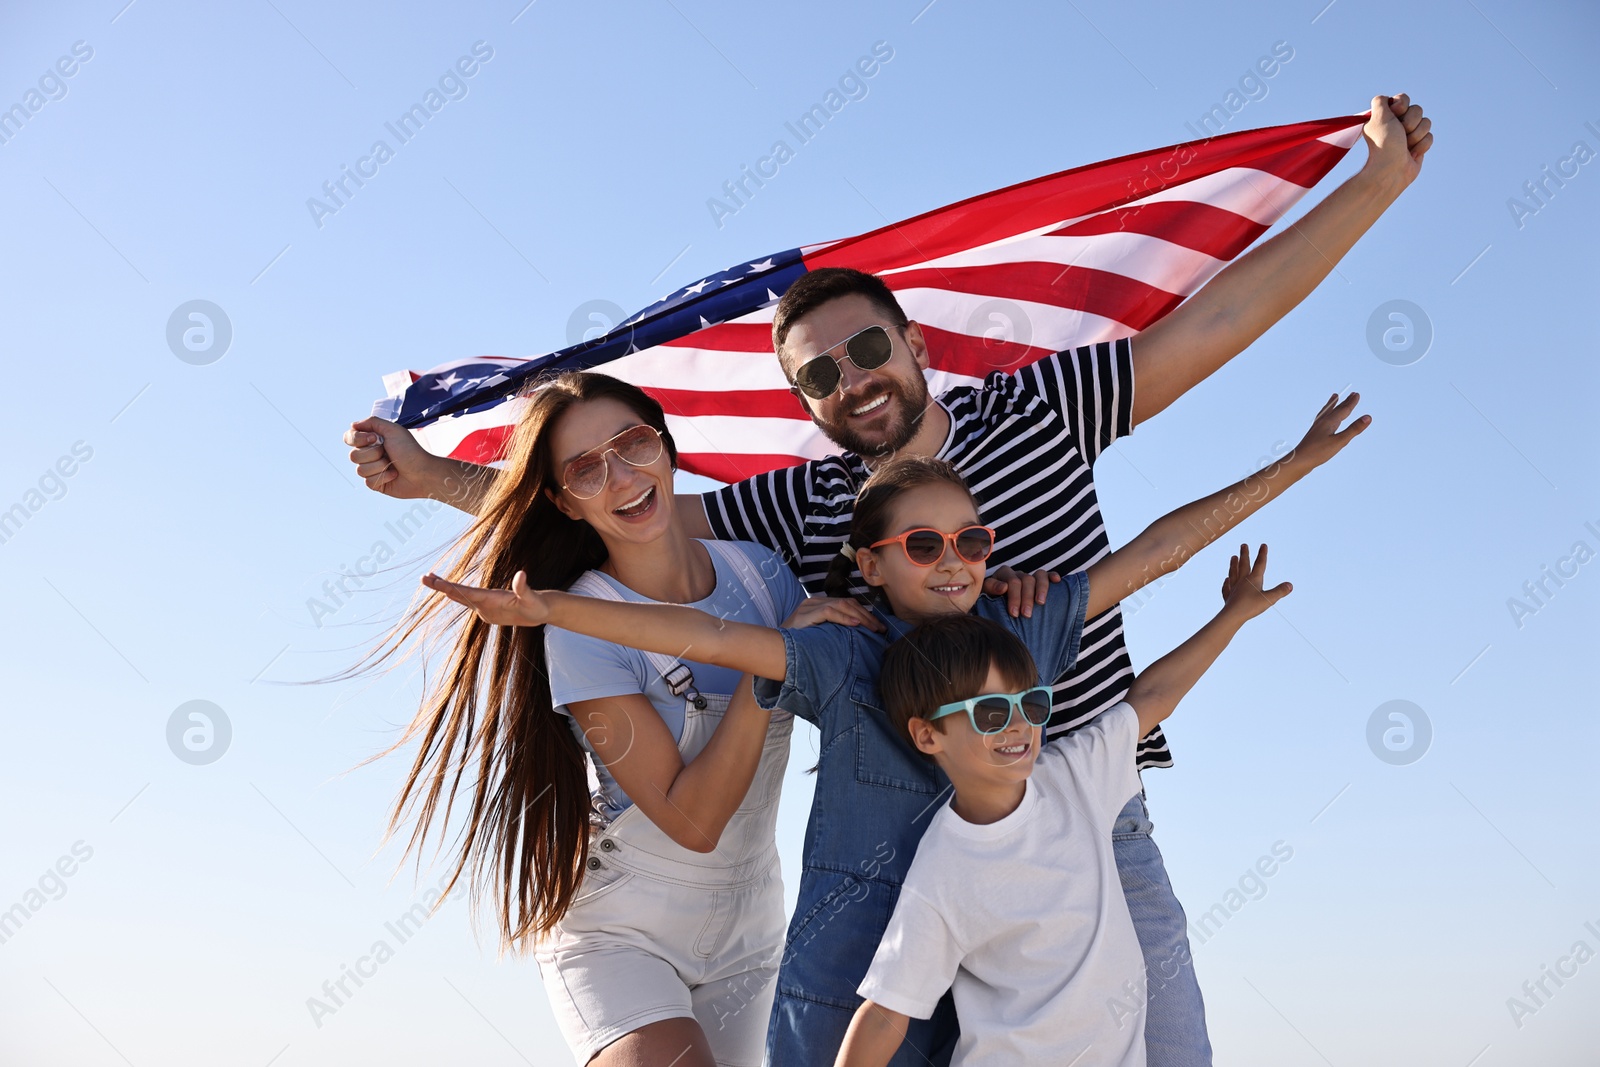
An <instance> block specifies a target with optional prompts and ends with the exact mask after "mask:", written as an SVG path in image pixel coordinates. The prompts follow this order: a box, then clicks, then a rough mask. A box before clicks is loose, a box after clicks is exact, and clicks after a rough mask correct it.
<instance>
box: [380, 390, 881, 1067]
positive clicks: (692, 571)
mask: <svg viewBox="0 0 1600 1067" xmlns="http://www.w3.org/2000/svg"><path fill="white" fill-rule="evenodd" d="M676 458H677V453H676V450H675V448H674V445H673V442H672V438H671V435H670V434H669V433H668V432H667V427H666V421H665V418H664V416H663V414H662V410H661V407H660V405H658V404H657V403H656V402H655V401H654V400H652V399H650V397H649V396H647V395H646V394H645V393H644V392H642V391H641V390H639V389H637V388H635V387H634V386H632V385H628V384H626V383H624V382H621V381H618V380H616V379H614V378H608V377H606V376H604V375H599V374H586V373H573V374H565V375H562V376H561V377H559V378H556V379H555V380H553V381H551V382H549V383H548V384H545V385H543V386H542V387H541V388H540V389H539V390H538V391H537V392H536V393H535V394H534V395H533V396H532V397H531V399H530V400H529V402H528V408H527V411H526V413H525V414H524V416H523V417H522V419H521V420H520V422H519V424H518V426H517V428H516V430H515V433H514V435H513V437H512V439H511V442H510V446H509V451H508V455H507V467H506V469H505V471H504V473H503V474H502V475H501V476H500V477H499V478H497V479H496V480H495V483H494V487H493V489H492V491H491V495H490V497H489V499H488V500H487V502H486V506H485V507H484V509H483V510H482V511H481V513H480V514H479V515H478V517H477V519H476V521H475V522H474V523H473V524H472V526H471V527H470V528H469V529H468V530H467V531H466V533H465V534H463V536H462V538H461V539H460V541H459V542H458V543H457V547H458V549H459V557H458V560H457V562H456V563H455V565H454V567H453V569H452V570H451V572H450V574H451V577H452V578H453V579H454V580H455V581H457V582H481V583H486V584H489V585H503V584H506V583H508V582H509V581H510V580H511V577H512V575H513V574H516V575H517V576H518V578H519V580H523V581H526V580H527V578H528V576H529V575H530V574H531V576H532V579H533V580H534V581H536V582H538V583H539V584H540V585H541V586H547V587H550V588H557V589H565V588H571V589H572V590H573V591H574V592H579V593H582V594H584V596H582V597H578V598H577V599H587V598H589V597H593V598H600V599H604V600H608V601H613V602H617V603H618V604H621V603H627V602H633V603H637V604H653V603H655V602H666V603H671V604H682V605H685V606H684V607H683V608H681V609H679V610H682V611H684V612H686V613H688V614H689V615H691V616H694V617H695V618H696V619H697V620H699V621H703V622H705V623H706V624H707V625H708V626H710V627H712V628H715V627H716V626H719V625H723V624H725V623H729V624H738V625H747V626H751V627H752V628H756V629H759V630H760V631H761V632H762V633H774V632H776V631H774V630H772V629H770V627H773V626H775V625H777V623H778V620H780V619H784V618H786V617H787V620H788V621H787V623H786V625H791V626H795V625H798V626H804V625H806V624H807V623H809V622H813V621H818V620H820V619H824V618H827V619H832V620H834V621H836V622H839V623H852V622H855V623H859V622H862V621H863V620H868V619H870V616H869V615H868V613H866V612H864V611H862V610H861V609H860V608H859V606H857V605H853V604H828V603H825V602H811V603H808V604H807V606H806V607H805V608H804V609H801V608H800V605H801V603H802V601H803V600H804V593H803V592H802V590H801V588H800V585H799V583H798V582H797V581H796V580H795V578H794V577H793V575H792V574H791V573H790V571H789V569H788V568H787V567H786V566H784V564H783V562H782V561H781V560H780V559H778V557H776V556H775V555H774V554H773V553H772V552H770V551H769V550H767V549H765V548H761V547H759V546H756V545H751V544H739V543H720V544H719V543H712V542H702V541H696V540H694V539H692V538H690V537H688V536H687V535H686V534H685V533H684V532H683V531H682V529H680V526H679V524H678V522H677V521H676V517H675V513H674V506H673V505H674V501H673V493H672V472H673V470H674V467H675V464H676ZM430 599H432V598H430ZM445 605H446V602H445V601H443V600H442V599H432V603H431V604H428V605H426V606H425V607H424V609H423V610H421V611H420V612H419V613H418V614H417V615H416V616H415V617H414V618H412V619H410V620H409V621H408V622H407V623H402V626H401V628H400V630H399V631H398V634H399V635H398V637H397V638H396V639H395V646H394V647H397V646H398V645H399V644H401V643H404V642H405V641H406V639H407V638H409V637H410V636H411V634H412V633H413V632H415V631H417V630H418V629H419V627H422V626H423V625H424V624H426V623H429V622H430V621H431V620H433V619H434V618H435V616H436V615H437V612H438V609H439V608H442V607H444V606H445ZM459 615H460V616H464V618H461V619H460V621H461V626H460V629H459V632H458V633H457V634H456V635H455V638H454V648H453V651H452V653H451V656H450V659H449V665H448V667H447V669H446V670H445V671H444V672H443V674H442V676H441V677H439V678H438V680H437V681H436V682H435V684H434V685H433V686H432V688H431V689H430V690H429V692H428V695H427V697H426V699H425V702H424V705H423V707H422V710H421V712H420V714H418V716H417V717H416V719H415V720H414V721H413V722H412V723H411V726H410V728H409V729H408V730H407V731H406V732H405V735H404V736H403V737H402V738H401V740H400V742H398V743H397V745H396V746H395V747H399V746H400V745H403V744H405V743H406V742H407V741H409V740H410V739H412V738H420V739H421V747H420V750H419V751H418V753H417V755H416V759H415V762H414V763H413V765H412V769H411V773H410V775H409V777H408V778H407V780H406V781H405V783H404V786H403V788H402V790H401V793H400V796H399V799H398V800H397V802H396V804H395V808H394V813H393V816H392V820H391V829H393V828H395V827H397V826H398V825H399V824H400V823H401V822H402V821H403V820H404V818H405V817H407V816H408V814H409V813H410V812H411V811H412V810H413V809H420V812H419V817H418V820H417V824H416V827H415V828H414V830H413V831H412V833H411V836H410V841H409V843H408V848H407V851H408V852H409V851H410V849H411V848H413V847H415V848H418V849H420V848H421V847H422V846H423V845H424V844H425V842H426V839H427V837H428V835H429V833H430V831H431V830H433V829H437V830H438V831H439V832H440V833H441V834H442V833H443V832H444V830H445V826H446V824H448V822H449V816H450V811H451V808H452V806H453V805H454V803H455V801H456V798H457V791H458V790H459V789H460V788H461V786H462V777H463V775H464V773H465V772H466V771H467V769H468V768H469V767H470V768H471V770H472V776H471V777H472V784H471V786H470V792H469V794H468V795H469V796H470V801H469V802H468V803H467V805H466V821H465V826H464V827H463V828H462V844H461V848H460V852H459V854H458V855H457V856H456V858H455V869H454V872H453V874H452V877H451V881H450V885H451V887H453V886H454V885H455V882H456V880H457V879H459V878H460V877H461V876H462V875H463V873H465V872H466V871H467V868H468V867H470V869H471V872H470V875H469V877H468V881H469V882H470V883H472V884H474V885H475V886H477V887H483V888H487V889H488V890H489V891H490V892H491V893H492V896H493V898H494V903H495V908H496V912H497V917H498V921H499V931H500V935H501V939H502V944H503V945H506V946H510V947H512V948H521V947H524V946H526V945H528V944H531V945H532V946H533V947H534V948H535V950H536V958H537V960H538V963H539V968H540V972H541V974H542V976H543V978H544V981H545V984H546V986H547V989H548V992H549V995H550V999H551V1004H552V1007H553V1009H554V1011H555V1015H556V1018H557V1021H558V1023H559V1025H560V1026H561V1028H562V1031H563V1034H564V1035H565V1037H566V1038H567V1040H568V1042H569V1044H570V1045H571V1046H572V1050H573V1053H574V1055H575V1056H576V1058H577V1061H578V1062H579V1063H580V1064H581V1063H587V1062H593V1063H595V1064H599V1065H602V1067H611V1065H620V1064H633V1063H667V1062H676V1063H678V1064H680V1065H683V1067H688V1065H690V1064H694V1065H696V1067H710V1065H711V1064H713V1063H717V1064H739V1065H749V1067H756V1065H758V1064H759V1063H760V1061H761V1055H762V1049H763V1044H764V1039H765V1033H766V1023H767V1016H768V1012H769V1005H770V1002H771V998H772V988H773V978H774V976H775V974H776V966H777V957H778V952H779V947H780V944H781V940H782V933H783V903H782V885H781V882H780V880H779V872H778V866H777V852H776V849H775V846H774V820H775V818H776V812H777V798H778V791H779V788H780V786H781V783H782V779H783V772H784V767H785V764H786V763H787V759H788V751H789V733H790V727H791V721H790V717H789V716H788V715H787V714H786V713H779V714H770V713H769V712H767V711H765V710H762V709H760V708H758V707H756V706H755V703H754V700H753V697H752V695H751V693H750V683H749V681H748V680H745V681H744V683H743V684H742V685H741V684H740V683H739V674H738V670H737V669H730V668H727V667H724V666H719V665H714V664H711V663H708V662H705V661H704V660H703V659H702V658H701V657H699V656H698V655H697V656H696V658H695V660H693V661H690V660H688V659H683V660H679V659H678V658H677V654H678V653H679V652H681V651H683V649H684V646H683V645H681V644H679V643H676V642H667V643H665V646H661V643H658V651H660V652H665V655H648V656H647V655H644V654H641V653H638V652H636V651H634V650H633V649H632V648H630V647H626V646H623V645H620V644H616V643H613V642H609V641H605V640H595V639H594V638H590V637H584V636H581V635H579V634H577V633H573V632H570V631H567V630H557V629H555V628H553V627H551V628H545V627H543V626H541V624H539V623H525V624H518V625H517V627H516V628H500V627H496V626H493V625H490V622H492V621H493V620H489V621H486V620H485V619H484V618H482V617H479V616H475V615H473V614H472V613H470V612H461V613H459ZM452 621H454V620H452ZM872 625H877V624H876V622H875V621H874V622H872ZM622 636H626V635H622ZM630 644H631V642H630ZM389 651H393V647H391V648H390V649H389ZM383 654H384V655H387V654H388V653H387V652H384V653H383ZM735 693H738V694H739V696H738V697H737V698H736V699H733V700H732V701H731V702H730V699H729V698H730V696H731V695H732V694H735ZM391 751H392V749H391ZM441 798H442V799H443V808H444V811H443V814H442V815H440V812H439V808H440V801H441ZM446 892H447V893H448V890H447V891H446ZM730 998H736V999H737V1001H738V1007H737V1008H734V1007H730V1005H731V1004H733V1003H734V1001H733V1000H732V999H730Z"/></svg>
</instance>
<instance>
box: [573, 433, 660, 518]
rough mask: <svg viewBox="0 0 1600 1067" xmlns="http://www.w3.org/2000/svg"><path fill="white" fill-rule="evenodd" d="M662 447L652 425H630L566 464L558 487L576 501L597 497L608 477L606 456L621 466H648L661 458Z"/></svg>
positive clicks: (609, 465)
mask: <svg viewBox="0 0 1600 1067" xmlns="http://www.w3.org/2000/svg"><path fill="white" fill-rule="evenodd" d="M664 447H665V445H664V443H663V442H662V440H661V434H660V432H659V431H658V430H657V429H656V428H655V427H654V426H645V425H643V424H640V425H638V426H630V427H628V428H627V429H626V430H623V431H622V432H621V433H619V434H617V436H615V437H613V438H612V439H611V440H609V441H607V442H605V443H604V444H602V445H600V446H599V447H597V448H591V449H590V450H589V451H587V452H585V453H584V454H583V455H581V456H579V457H578V458H577V459H575V460H573V461H572V462H570V463H568V464H567V465H566V467H565V468H563V469H562V471H561V488H563V489H565V490H566V491H567V492H569V493H571V494H572V495H573V496H575V497H577V498H578V499H579V500H590V499H592V498H594V497H597V496H599V495H600V491H601V490H602V489H604V488H605V487H606V479H607V478H608V477H610V475H611V464H610V463H608V462H606V457H607V456H608V455H610V454H611V453H613V452H615V453H616V454H617V456H618V458H620V459H621V460H622V461H623V462H624V463H629V464H632V465H633V466H635V467H648V466H650V464H652V463H654V462H655V461H656V460H658V459H660V458H661V450H662V449H663V448H664Z"/></svg>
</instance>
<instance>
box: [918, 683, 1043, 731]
mask: <svg viewBox="0 0 1600 1067" xmlns="http://www.w3.org/2000/svg"><path fill="white" fill-rule="evenodd" d="M1050 699H1051V693H1050V687H1049V686H1047V685H1036V686H1034V687H1033V688H1032V689H1024V690H1023V691H1022V692H1020V693H985V694H983V695H982V696H976V697H972V698H971V699H968V700H957V701H956V702H954V703H953V704H941V705H939V708H938V710H937V711H935V712H934V713H933V714H932V715H929V716H928V719H929V721H930V722H931V721H932V720H934V719H937V718H939V717H940V716H942V715H954V714H955V713H956V712H958V711H964V712H966V713H967V718H968V719H970V720H971V721H972V728H973V729H974V730H976V731H977V732H978V733H980V734H997V733H999V732H1000V731H1002V730H1004V729H1005V728H1006V727H1007V726H1010V725H1011V716H1012V714H1013V713H1014V712H1016V711H1018V710H1020V711H1021V712H1022V719H1023V721H1024V722H1026V723H1027V724H1028V725H1029V726H1043V725H1044V724H1045V723H1046V722H1048V721H1049V720H1050Z"/></svg>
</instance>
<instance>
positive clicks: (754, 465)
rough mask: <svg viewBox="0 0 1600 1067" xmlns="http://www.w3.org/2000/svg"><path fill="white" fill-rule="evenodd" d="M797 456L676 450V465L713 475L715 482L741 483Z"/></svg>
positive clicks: (788, 464) (791, 463) (790, 463)
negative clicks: (678, 451)
mask: <svg viewBox="0 0 1600 1067" xmlns="http://www.w3.org/2000/svg"><path fill="white" fill-rule="evenodd" d="M800 462H802V460H801V457H799V456H771V455H768V456H763V455H757V454H755V453H732V454H729V453H726V452H680V453H679V454H678V465H679V466H680V467H682V468H683V469H684V470H686V471H688V472H689V473H690V474H700V475H704V476H705V477H707V478H715V479H716V480H717V481H719V482H742V481H744V480H745V479H746V478H754V477H755V476H756V475H758V474H765V473H767V472H768V471H775V470H778V469H779V468H781V467H793V466H794V465H795V464H796V463H800Z"/></svg>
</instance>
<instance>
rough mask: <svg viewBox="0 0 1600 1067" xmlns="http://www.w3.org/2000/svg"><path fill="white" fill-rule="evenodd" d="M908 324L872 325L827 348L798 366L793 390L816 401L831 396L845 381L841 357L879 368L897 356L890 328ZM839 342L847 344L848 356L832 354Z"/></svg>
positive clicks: (846, 354) (862, 368)
mask: <svg viewBox="0 0 1600 1067" xmlns="http://www.w3.org/2000/svg"><path fill="white" fill-rule="evenodd" d="M904 325H905V323H900V324H899V325H896V326H868V327H867V328H866V329H864V330H861V331H859V332H858V333H853V334H851V335H850V336H849V337H846V338H845V339H844V340H843V341H840V342H839V344H837V345H833V346H831V347H829V348H827V349H825V350H823V351H822V352H820V353H818V354H817V355H815V356H813V357H812V358H810V359H808V360H806V361H805V362H804V363H802V364H800V366H799V367H797V368H796V369H795V372H794V384H793V385H791V386H790V387H789V391H790V392H791V393H793V392H801V393H804V394H805V395H806V396H809V397H810V398H811V399H812V400H826V399H828V397H830V396H832V395H833V392H834V390H835V389H838V388H839V383H840V382H841V381H843V380H844V372H843V371H841V370H840V369H839V361H840V360H845V359H848V360H849V361H850V362H851V363H854V364H855V365H856V366H857V367H858V368H860V369H861V370H877V369H878V368H879V367H881V366H883V365H884V364H885V363H887V362H889V357H890V356H892V355H894V340H893V339H892V338H891V337H890V336H889V331H890V330H891V329H894V330H898V329H900V328H901V327H902V326H904ZM839 345H843V346H844V355H842V356H839V357H837V358H835V357H833V356H830V355H828V353H829V352H832V351H833V350H834V349H835V348H838V347H839Z"/></svg>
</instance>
